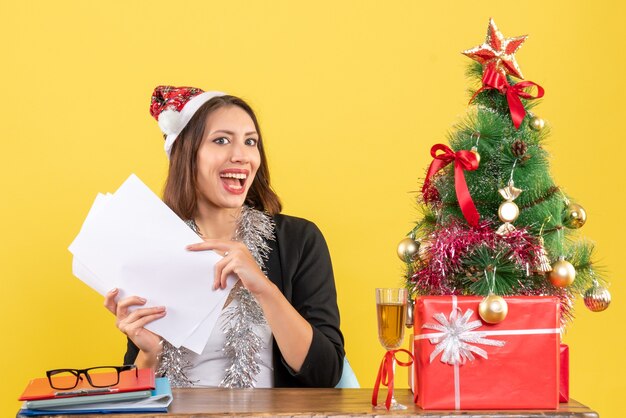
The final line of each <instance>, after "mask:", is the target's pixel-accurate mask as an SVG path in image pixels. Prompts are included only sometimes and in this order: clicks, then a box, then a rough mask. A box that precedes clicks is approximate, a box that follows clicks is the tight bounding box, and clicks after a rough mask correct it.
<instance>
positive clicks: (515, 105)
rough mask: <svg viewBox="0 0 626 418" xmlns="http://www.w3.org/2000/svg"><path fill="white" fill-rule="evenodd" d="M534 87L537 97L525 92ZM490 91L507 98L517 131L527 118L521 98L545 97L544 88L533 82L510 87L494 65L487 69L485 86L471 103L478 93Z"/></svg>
mask: <svg viewBox="0 0 626 418" xmlns="http://www.w3.org/2000/svg"><path fill="white" fill-rule="evenodd" d="M532 86H535V87H537V95H536V96H533V95H532V94H530V93H527V92H525V91H524V90H523V89H525V88H527V87H532ZM489 89H496V90H498V91H499V92H500V93H502V94H504V95H505V96H506V101H507V102H508V104H509V110H510V111H511V119H512V120H513V125H514V126H515V129H519V127H520V125H521V124H522V121H523V120H524V117H525V116H526V109H525V108H524V105H523V104H522V100H521V99H520V97H522V98H524V99H539V98H541V97H543V93H544V90H543V87H541V86H540V85H539V84H537V83H534V82H532V81H521V82H519V83H517V84H514V85H510V84H509V82H508V80H507V79H506V76H505V75H504V74H503V73H502V72H501V71H498V70H497V69H496V68H495V66H493V65H488V66H487V67H486V68H485V72H484V73H483V86H482V87H481V88H480V90H478V91H477V92H476V93H475V94H474V95H473V96H472V99H471V100H470V103H471V102H472V101H473V100H474V98H475V97H476V96H477V95H478V93H480V92H481V91H484V90H489Z"/></svg>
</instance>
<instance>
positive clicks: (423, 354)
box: [413, 296, 560, 410]
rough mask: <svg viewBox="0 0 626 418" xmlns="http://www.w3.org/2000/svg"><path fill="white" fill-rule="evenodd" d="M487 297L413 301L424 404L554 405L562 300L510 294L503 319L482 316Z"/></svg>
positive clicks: (417, 388)
mask: <svg viewBox="0 0 626 418" xmlns="http://www.w3.org/2000/svg"><path fill="white" fill-rule="evenodd" d="M482 299H483V298H482V297H475V296H458V297H457V296H424V297H419V298H417V300H416V302H415V334H416V335H415V337H414V346H413V353H414V356H415V364H414V373H415V379H414V381H413V391H414V393H416V403H417V404H418V405H419V406H420V407H421V408H422V409H496V410H498V409H556V408H557V407H558V405H559V343H560V328H559V302H558V299H557V298H555V297H539V296H519V297H507V298H505V300H506V301H507V304H508V315H507V317H506V319H504V320H503V321H502V322H500V323H498V324H493V325H492V324H487V323H485V322H483V321H482V320H481V319H480V317H479V316H478V312H477V311H478V305H479V303H480V301H481V300H482Z"/></svg>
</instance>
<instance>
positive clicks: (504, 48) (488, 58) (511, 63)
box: [463, 19, 528, 79]
mask: <svg viewBox="0 0 626 418" xmlns="http://www.w3.org/2000/svg"><path fill="white" fill-rule="evenodd" d="M527 37H528V35H523V36H517V37H515V38H505V37H504V35H502V32H500V31H499V30H498V27H497V26H496V24H495V22H494V21H493V19H489V28H488V29H487V39H486V40H485V43H484V44H482V45H479V46H477V47H475V48H472V49H468V50H467V51H463V54H464V55H466V56H468V57H470V58H471V59H473V60H476V61H478V62H479V63H481V64H482V65H483V69H487V68H491V69H493V70H496V71H498V72H500V73H502V72H504V73H506V74H508V75H512V76H515V77H517V78H519V79H523V78H524V77H523V76H522V71H521V70H520V68H519V66H518V65H517V61H516V60H515V55H514V54H515V52H516V51H517V50H518V49H519V48H520V47H521V46H522V44H523V43H524V41H525V40H526V38H527Z"/></svg>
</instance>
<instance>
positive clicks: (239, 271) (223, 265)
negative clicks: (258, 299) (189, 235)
mask: <svg viewBox="0 0 626 418" xmlns="http://www.w3.org/2000/svg"><path fill="white" fill-rule="evenodd" d="M187 250H189V251H206V250H214V251H216V252H218V253H222V254H223V255H224V258H222V259H221V260H220V261H218V262H217V263H216V264H215V279H214V282H213V289H218V288H222V289H224V288H226V277H228V275H229V274H230V273H234V274H235V275H236V276H237V277H239V279H240V280H241V282H242V283H243V285H244V286H245V288H246V289H248V290H249V291H250V292H251V293H252V294H253V295H255V296H257V295H259V294H260V293H263V291H265V290H266V289H267V288H268V285H270V284H271V282H270V280H269V279H268V278H267V277H266V276H265V274H263V272H262V271H261V269H260V268H259V265H258V264H257V263H256V261H255V259H254V257H252V254H250V251H248V248H247V247H246V246H245V245H244V244H242V243H241V242H237V241H225V240H219V239H207V240H206V241H204V242H200V243H197V244H191V245H188V246H187Z"/></svg>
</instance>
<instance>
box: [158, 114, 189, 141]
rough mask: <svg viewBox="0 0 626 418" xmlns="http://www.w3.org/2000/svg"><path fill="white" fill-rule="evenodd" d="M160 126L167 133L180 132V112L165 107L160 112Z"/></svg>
mask: <svg viewBox="0 0 626 418" xmlns="http://www.w3.org/2000/svg"><path fill="white" fill-rule="evenodd" d="M159 128H161V132H163V133H164V134H165V135H174V134H179V133H180V131H181V130H182V128H183V127H182V126H181V117H180V112H177V111H175V110H173V109H165V110H164V111H162V112H161V113H160V114H159Z"/></svg>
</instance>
